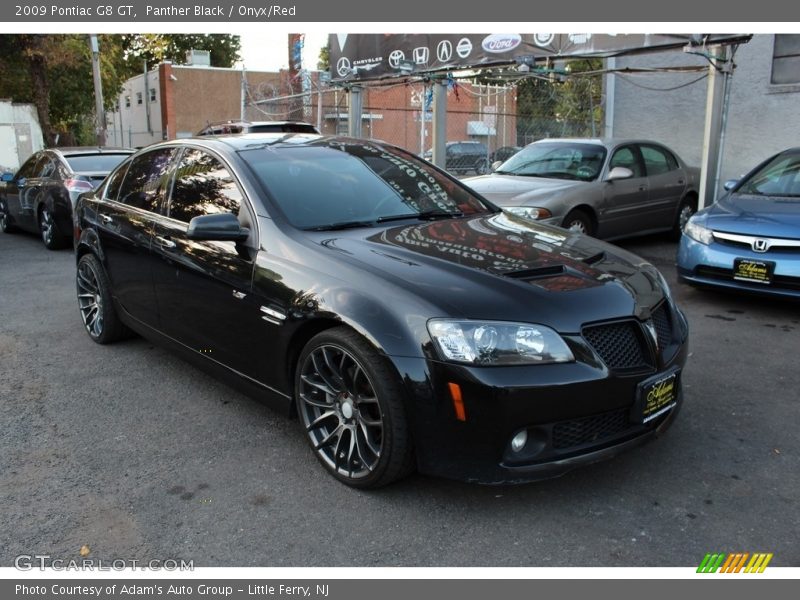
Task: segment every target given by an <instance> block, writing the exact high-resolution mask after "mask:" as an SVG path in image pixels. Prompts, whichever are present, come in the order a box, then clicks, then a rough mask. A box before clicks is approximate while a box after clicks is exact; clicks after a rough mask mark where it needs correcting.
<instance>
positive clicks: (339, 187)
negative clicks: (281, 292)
mask: <svg viewBox="0 0 800 600" xmlns="http://www.w3.org/2000/svg"><path fill="white" fill-rule="evenodd" d="M240 156H241V157H242V158H243V159H244V161H245V162H246V163H247V164H248V165H250V167H251V168H252V169H253V171H254V172H255V174H256V176H257V177H258V179H259V180H260V181H261V183H262V184H263V185H264V187H265V188H266V189H267V191H268V192H269V193H270V196H271V197H272V199H273V200H274V201H275V203H276V204H277V205H278V207H279V208H280V209H281V211H282V212H283V213H284V215H286V218H287V219H288V220H289V222H290V223H291V224H292V225H294V226H295V227H299V228H301V229H323V228H324V229H334V228H337V226H342V227H344V226H349V225H352V226H369V225H374V224H377V223H380V222H383V221H389V220H399V219H402V218H439V217H442V218H449V217H455V216H461V215H471V214H477V213H484V212H494V210H495V209H493V208H490V207H489V206H487V205H486V204H484V203H483V202H482V201H480V200H479V199H478V198H477V197H476V196H474V195H473V194H472V193H470V192H469V191H468V190H467V189H466V188H464V187H462V186H461V185H459V184H458V183H457V182H454V181H452V180H450V179H448V178H447V177H445V176H444V175H442V174H440V173H439V172H438V171H436V170H435V169H433V168H431V167H430V166H428V165H427V164H426V163H424V162H423V161H421V160H419V159H418V158H415V157H414V156H413V155H411V154H409V153H407V152H405V151H402V150H398V149H394V148H386V147H384V146H381V145H378V144H373V143H370V142H356V141H349V140H348V141H337V140H316V141H313V142H310V143H307V144H302V145H299V144H298V145H294V146H289V145H284V146H279V147H275V146H262V147H259V148H255V149H248V150H243V151H241V152H240Z"/></svg>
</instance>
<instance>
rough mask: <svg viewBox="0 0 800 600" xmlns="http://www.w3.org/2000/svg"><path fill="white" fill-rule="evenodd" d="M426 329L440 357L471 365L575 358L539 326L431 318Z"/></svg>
mask: <svg viewBox="0 0 800 600" xmlns="http://www.w3.org/2000/svg"><path fill="white" fill-rule="evenodd" d="M428 332H429V333H430V334H431V337H432V338H433V341H434V343H435V344H436V346H437V348H438V349H439V353H440V354H441V356H442V358H444V359H445V360H447V361H451V362H458V363H467V364H472V365H541V364H547V363H563V362H571V361H573V360H575V357H574V356H572V352H570V350H569V348H568V347H567V344H566V343H565V342H564V340H563V339H561V336H559V335H558V334H557V333H556V332H555V331H553V330H552V329H550V328H549V327H544V326H543V325H534V324H529V323H508V322H506V321H485V322H484V321H454V320H449V319H431V320H430V321H428Z"/></svg>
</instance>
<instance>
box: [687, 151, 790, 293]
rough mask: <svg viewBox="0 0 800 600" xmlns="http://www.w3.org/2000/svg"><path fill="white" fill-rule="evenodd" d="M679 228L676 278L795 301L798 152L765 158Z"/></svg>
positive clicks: (729, 183)
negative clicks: (719, 197) (679, 237)
mask: <svg viewBox="0 0 800 600" xmlns="http://www.w3.org/2000/svg"><path fill="white" fill-rule="evenodd" d="M725 188H726V190H728V191H727V193H726V194H725V195H724V196H723V197H722V198H721V199H720V200H719V201H718V202H716V203H715V204H713V205H711V206H709V207H707V208H705V209H704V210H701V211H699V212H698V213H697V214H695V215H694V216H693V217H692V218H691V219H689V221H688V223H687V224H686V226H685V227H684V230H683V235H682V236H681V242H680V247H679V249H678V278H679V279H680V280H681V281H683V282H685V283H689V284H692V285H698V286H709V287H712V286H713V287H717V288H726V289H731V290H740V291H746V292H756V293H760V294H767V295H772V296H782V297H789V298H800V148H792V149H790V150H785V151H783V152H781V153H779V154H776V155H775V156H773V157H771V158H769V159H767V160H766V161H764V162H763V163H761V164H760V165H759V166H758V167H756V168H755V169H753V170H752V171H751V172H750V173H748V174H747V175H746V176H745V177H744V178H743V179H741V180H740V181H729V182H727V183H726V184H725Z"/></svg>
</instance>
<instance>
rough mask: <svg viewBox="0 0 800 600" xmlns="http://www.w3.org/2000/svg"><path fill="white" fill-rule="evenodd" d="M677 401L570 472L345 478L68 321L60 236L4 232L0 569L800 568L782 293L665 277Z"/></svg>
mask: <svg viewBox="0 0 800 600" xmlns="http://www.w3.org/2000/svg"><path fill="white" fill-rule="evenodd" d="M622 245H624V246H625V247H626V248H628V249H630V250H632V251H634V252H637V253H639V254H641V255H642V256H644V257H646V258H647V259H649V260H651V261H652V262H654V263H655V264H656V265H657V266H658V267H659V268H660V269H661V270H662V272H663V273H664V274H665V275H666V277H667V279H668V280H669V281H670V283H671V284H672V286H673V291H674V294H675V296H676V297H677V299H678V302H679V304H680V305H681V306H682V307H683V309H684V310H685V311H686V313H687V315H688V317H689V321H690V324H691V346H692V356H691V357H690V359H689V364H688V365H687V368H686V371H685V373H684V383H685V386H686V388H685V400H686V402H685V405H684V407H683V410H682V412H681V415H680V417H679V419H678V421H677V422H676V424H675V425H674V426H673V428H672V429H671V430H670V431H669V433H668V434H667V435H666V436H665V437H663V438H662V439H660V440H658V441H656V442H654V443H652V444H649V445H646V446H644V447H642V448H639V449H637V450H635V451H633V452H631V453H628V454H626V455H624V456H621V457H619V458H617V459H615V460H613V461H610V462H605V463H602V464H598V465H594V466H591V467H588V468H584V469H581V470H578V471H573V472H571V473H569V474H567V475H566V476H564V477H562V478H560V479H556V480H551V481H546V482H541V483H536V484H529V485H524V486H517V487H480V486H474V485H466V484H461V483H456V482H451V481H446V480H439V479H432V478H428V477H423V476H418V475H417V476H413V477H411V478H409V479H407V480H404V481H402V482H400V483H398V484H395V485H393V486H390V487H389V488H387V489H383V490H380V491H378V492H360V491H355V490H351V489H349V488H347V487H345V486H343V485H341V484H339V483H337V482H336V481H335V480H334V479H333V478H331V477H330V476H328V475H327V474H326V473H325V472H324V471H323V469H322V468H321V467H320V466H319V465H318V463H317V461H316V459H315V458H314V457H313V455H312V453H311V450H310V449H309V448H308V446H307V444H306V442H305V440H304V439H303V437H302V435H301V431H300V428H299V426H298V424H297V422H296V421H291V420H289V419H287V418H285V417H284V416H282V415H279V414H277V413H274V412H272V411H271V410H270V409H268V408H266V407H265V406H263V405H261V404H259V403H258V402H256V401H254V400H251V399H250V398H248V397H245V396H243V395H241V394H239V393H237V392H235V391H233V390H232V389H230V388H229V387H227V386H225V385H224V384H222V383H218V382H217V381H215V380H214V379H212V378H210V377H209V376H206V375H205V374H203V373H202V372H200V371H199V370H197V369H195V368H194V367H192V366H190V365H189V364H188V363H185V362H184V361H182V360H181V359H179V358H177V357H175V356H173V355H172V354H170V353H168V352H166V351H164V350H162V349H160V348H159V347H154V346H153V345H152V344H150V343H149V342H147V341H145V340H143V339H133V340H130V341H126V342H122V343H118V344H114V345H111V346H105V347H101V346H98V345H97V344H94V343H93V342H91V341H90V339H89V338H88V336H87V335H86V334H85V332H84V330H83V327H82V325H81V323H80V318H79V315H78V310H77V304H76V301H75V298H74V283H73V278H74V260H73V257H72V254H71V253H70V252H69V251H60V252H48V251H46V250H45V249H44V248H43V247H42V245H41V242H40V241H39V240H38V239H37V238H35V237H33V236H28V235H24V234H17V235H2V234H0V310H1V311H2V312H1V314H2V319H1V320H0V422H2V434H0V515H1V516H2V519H1V521H0V522H2V527H0V566H12V565H13V561H14V557H15V556H17V555H19V554H37V553H38V554H50V555H51V556H53V557H54V558H64V559H71V558H76V559H77V558H79V555H78V551H79V549H80V548H81V546H82V545H84V544H87V545H89V546H90V548H91V554H90V557H91V558H102V559H107V560H111V559H114V558H125V559H138V560H142V561H144V560H151V559H162V560H163V559H184V560H190V559H191V560H194V563H195V565H196V566H694V565H697V564H699V562H700V560H701V559H702V557H703V556H704V554H705V553H706V552H716V551H721V552H734V551H746V552H774V553H775V557H774V559H773V561H772V563H771V565H773V566H800V546H798V544H797V540H798V538H800V502H798V491H799V490H800V460H798V453H799V451H800V436H798V425H800V398H799V395H798V389H800V369H798V354H799V353H800V311H799V310H798V305H797V304H790V303H781V302H776V301H773V300H764V299H750V298H743V297H737V296H730V295H723V294H718V293H711V292H702V291H697V290H694V289H691V288H688V287H685V286H682V285H679V284H677V283H675V272H674V265H673V259H674V254H675V244H674V243H672V242H668V241H666V240H665V239H663V238H651V239H641V240H633V241H628V242H624V243H623V244H622Z"/></svg>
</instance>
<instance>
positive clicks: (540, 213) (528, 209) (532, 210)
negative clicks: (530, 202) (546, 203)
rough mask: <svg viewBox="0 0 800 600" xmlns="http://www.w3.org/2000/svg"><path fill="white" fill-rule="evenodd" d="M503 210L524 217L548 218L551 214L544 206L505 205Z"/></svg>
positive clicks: (534, 218)
mask: <svg viewBox="0 0 800 600" xmlns="http://www.w3.org/2000/svg"><path fill="white" fill-rule="evenodd" d="M505 210H506V211H507V212H510V213H511V214H512V215H517V216H518V217H525V218H526V219H533V220H534V221H535V220H537V219H549V218H550V217H552V216H553V213H551V212H550V211H549V210H547V209H546V208H539V207H538V206H506V207H505Z"/></svg>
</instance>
